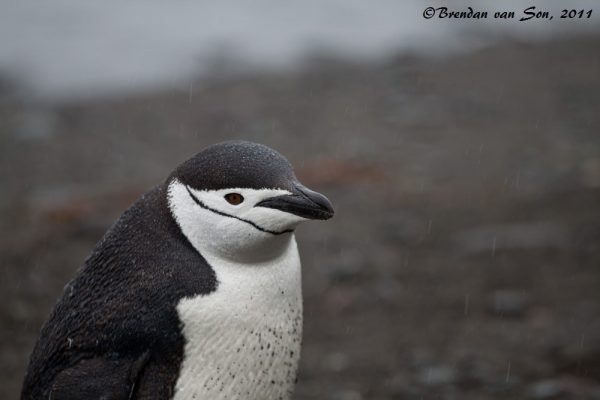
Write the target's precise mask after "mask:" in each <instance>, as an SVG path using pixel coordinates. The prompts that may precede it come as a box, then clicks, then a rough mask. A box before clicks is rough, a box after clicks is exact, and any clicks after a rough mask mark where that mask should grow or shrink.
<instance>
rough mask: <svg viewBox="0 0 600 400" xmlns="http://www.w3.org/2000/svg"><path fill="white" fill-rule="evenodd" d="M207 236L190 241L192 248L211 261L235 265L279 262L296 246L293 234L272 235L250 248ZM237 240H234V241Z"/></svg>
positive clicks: (207, 233)
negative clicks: (222, 261) (224, 261)
mask: <svg viewBox="0 0 600 400" xmlns="http://www.w3.org/2000/svg"><path fill="white" fill-rule="evenodd" d="M209 235H210V231H208V232H206V235H202V236H200V237H195V238H192V239H191V240H190V238H188V240H190V242H191V243H192V246H194V248H195V249H196V250H197V251H198V252H199V253H200V254H201V255H202V256H204V257H206V258H210V259H213V260H215V259H220V260H226V261H228V262H229V263H235V264H258V263H265V262H269V261H274V260H277V259H279V258H281V257H283V256H284V255H285V254H286V253H287V252H288V251H289V249H290V247H291V246H292V245H294V244H295V238H294V234H293V233H286V234H283V235H271V237H267V238H265V239H264V240H262V241H260V242H254V243H253V244H252V245H248V246H237V245H235V244H232V243H231V242H228V241H227V240H225V241H216V240H210V239H209V238H208V236H209ZM234 239H235V238H232V241H234Z"/></svg>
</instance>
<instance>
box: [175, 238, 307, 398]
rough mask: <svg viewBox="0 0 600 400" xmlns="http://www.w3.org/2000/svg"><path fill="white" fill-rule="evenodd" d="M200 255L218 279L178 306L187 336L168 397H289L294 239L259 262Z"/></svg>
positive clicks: (296, 349) (294, 321) (296, 326)
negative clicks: (214, 286)
mask: <svg viewBox="0 0 600 400" xmlns="http://www.w3.org/2000/svg"><path fill="white" fill-rule="evenodd" d="M205 258H206V259H207V261H208V262H209V264H210V265H211V266H212V267H213V269H214V271H215V273H216V276H217V281H218V286H217V290H216V291H215V292H213V293H211V294H208V295H205V296H198V297H194V298H186V299H183V300H181V301H180V302H179V304H178V306H177V311H178V314H179V318H180V320H181V321H182V323H183V334H184V336H185V339H186V344H185V352H184V360H183V364H182V367H181V370H180V374H179V378H178V380H177V383H176V386H175V394H174V399H177V400H188V399H189V400H191V399H195V400H204V399H207V400H208V399H210V400H216V399H249V400H250V399H257V400H265V399H289V398H290V396H291V393H292V390H293V387H294V383H295V380H296V371H297V367H298V361H299V357H300V344H301V338H302V292H301V271H300V259H299V256H298V250H297V246H296V241H295V240H294V239H293V238H292V239H291V241H290V245H289V246H288V248H287V249H286V251H284V253H283V254H282V255H281V256H280V257H278V258H277V259H276V260H272V261H270V262H265V263H256V264H250V265H248V264H237V263H232V262H225V261H223V260H217V259H212V258H211V257H206V256H205Z"/></svg>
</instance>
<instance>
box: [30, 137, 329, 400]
mask: <svg viewBox="0 0 600 400" xmlns="http://www.w3.org/2000/svg"><path fill="white" fill-rule="evenodd" d="M332 215H333V208H332V206H331V203H330V202H329V200H328V199H327V198H326V197H325V196H323V195H321V194H319V193H316V192H313V191H311V190H309V189H307V188H306V187H304V186H303V185H302V184H300V182H299V181H298V180H297V179H296V177H295V175H294V172H293V169H292V166H291V165H290V163H289V162H288V161H287V160H286V159H285V158H284V157H283V156H282V155H281V154H279V153H277V152H276V151H274V150H272V149H270V148H268V147H266V146H263V145H259V144H255V143H250V142H243V141H233V142H224V143H220V144H216V145H213V146H211V147H208V148H207V149H205V150H204V151H202V152H200V153H198V154H197V155H196V156H194V157H192V158H191V159H189V160H188V161H186V162H184V163H183V164H181V165H180V166H178V167H177V168H176V169H175V170H174V171H173V173H172V174H171V175H170V176H169V177H168V178H167V180H166V181H165V182H164V183H163V184H162V185H159V186H157V187H155V188H154V189H152V190H151V191H149V192H148V193H146V194H145V195H144V196H142V197H141V198H140V199H139V200H138V201H137V202H135V203H134V204H133V206H131V208H129V209H128V210H127V211H126V212H125V213H124V214H123V215H122V216H121V217H120V218H119V219H118V220H117V222H116V223H115V224H114V225H113V227H112V228H111V229H110V230H109V231H108V232H107V233H106V234H105V236H104V237H103V238H102V239H101V240H100V242H99V243H98V244H97V245H96V246H95V248H94V249H93V251H92V253H91V254H90V255H89V256H88V258H87V259H86V260H85V263H84V265H83V266H82V268H80V270H79V271H78V272H77V275H76V276H75V278H74V279H73V280H72V281H71V282H70V283H69V284H68V285H67V286H66V287H65V290H64V292H63V294H62V297H61V298H60V300H59V301H58V302H57V304H56V305H55V307H54V309H53V311H52V313H51V315H50V317H49V319H48V321H46V323H45V324H44V326H43V327H42V331H41V334H40V337H39V339H38V342H37V344H36V346H35V348H34V350H33V353H32V355H31V359H30V363H29V368H28V371H27V374H26V376H25V381H24V384H23V389H22V396H21V397H22V399H23V400H30V399H35V400H37V399H44V400H46V399H52V400H69V399H73V400H74V399H111V400H120V399H178V400H179V399H180V400H188V399H190V400H191V399H196V400H217V399H259V400H266V399H288V398H289V397H290V395H291V392H292V390H293V386H294V383H295V379H296V369H297V365H298V360H299V355H300V342H301V337H302V293H301V274H300V259H299V256H298V250H297V246H296V241H295V238H294V229H295V228H296V226H297V225H298V224H299V223H301V222H303V221H306V220H311V219H322V220H324V219H328V218H330V217H331V216H332Z"/></svg>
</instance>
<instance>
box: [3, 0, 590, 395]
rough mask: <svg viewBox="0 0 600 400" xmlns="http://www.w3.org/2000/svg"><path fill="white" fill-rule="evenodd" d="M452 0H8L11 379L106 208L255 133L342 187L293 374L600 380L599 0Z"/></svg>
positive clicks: (453, 383)
mask: <svg viewBox="0 0 600 400" xmlns="http://www.w3.org/2000/svg"><path fill="white" fill-rule="evenodd" d="M444 3H445V2H444ZM563 3H564V4H563ZM440 5H442V2H439V1H433V0H432V1H430V2H427V1H421V0H411V1H402V2H400V1H395V0H394V1H391V0H389V1H388V0H378V1H377V2H369V3H367V2H364V1H359V0H347V1H342V0H337V1H336V0H330V1H320V2H317V1H312V0H311V1H303V2H297V3H294V4H287V3H286V4H283V3H281V2H277V1H275V0H258V1H254V2H244V1H242V0H238V1H233V2H227V3H223V2H219V3H210V4H209V3H206V2H201V1H194V2H192V1H178V2H168V3H167V2H158V1H129V2H118V1H112V0H111V1H104V2H99V3H93V4H92V3H81V2H78V1H75V0H56V1H52V2H36V1H30V0H26V1H20V2H14V1H10V0H0V179H1V187H2V189H1V190H0V215H1V219H0V225H1V229H0V251H1V254H2V257H0V274H1V278H0V340H1V343H0V398H2V399H10V398H13V399H14V398H17V397H18V393H19V390H20V385H21V381H22V378H23V374H24V371H25V368H26V365H27V362H28V357H29V353H30V351H31V349H32V347H33V344H34V342H35V340H36V337H37V334H38V332H39V329H40V327H41V324H42V323H43V321H44V320H45V319H46V317H47V315H48V313H49V311H50V309H51V307H52V306H53V304H54V302H55V301H56V299H57V298H58V296H59V295H60V293H61V291H62V288H63V287H64V285H65V284H66V283H67V282H68V280H69V279H70V278H71V277H72V276H73V274H74V272H75V270H76V269H77V268H78V267H79V266H80V265H81V264H82V261H83V260H84V258H85V257H86V255H87V254H88V252H89V251H90V249H91V247H92V246H93V245H94V243H96V242H97V241H98V240H99V239H100V238H101V236H102V235H103V233H104V232H105V231H106V229H107V228H108V227H109V226H110V225H111V223H112V222H113V221H114V220H115V218H117V217H118V216H119V215H120V214H121V213H122V212H123V211H124V210H125V209H126V208H127V207H128V206H129V205H130V204H131V203H132V202H133V201H134V200H135V199H136V198H137V197H138V196H139V195H140V194H142V193H143V192H145V191H146V190H148V189H149V188H150V187H152V186H153V185H156V184H159V183H161V182H162V180H164V179H165V178H166V176H167V175H168V173H169V172H170V171H171V170H172V169H173V168H174V167H175V166H176V165H177V164H179V163H180V162H182V161H183V160H185V159H187V158H188V157H190V156H192V155H193V154H195V153H196V152H198V151H200V150H201V149H202V148H203V147H205V146H207V145H210V144H212V143H215V142H218V141H222V140H228V139H247V140H252V141H257V142H261V143H264V144H266V145H269V146H271V147H273V148H275V149H277V150H279V151H280V152H281V153H283V154H284V155H286V156H287V157H288V158H289V159H290V161H291V162H292V163H293V164H294V166H295V167H296V171H297V175H298V176H299V177H300V179H301V180H302V181H303V182H304V183H306V184H307V185H308V186H310V187H313V188H314V189H316V190H319V191H321V192H323V193H325V194H327V195H328V197H329V198H330V199H331V200H332V202H333V203H334V205H335V207H336V216H335V218H334V219H333V220H331V221H328V222H327V223H321V224H310V226H303V227H302V228H301V229H300V230H299V232H298V242H299V245H300V251H301V255H302V258H303V266H304V270H303V274H304V282H303V283H304V293H305V337H304V347H303V354H302V362H301V370H300V376H299V382H298V385H297V389H296V393H295V399H297V400H302V399H333V400H362V399H375V400H378V399H524V398H528V399H555V398H560V399H600V302H599V300H600V242H599V238H600V209H599V205H600V5H599V4H598V3H597V2H594V1H569V2H568V4H567V2H562V3H561V2H557V1H544V2H539V4H537V7H538V10H548V11H550V12H551V13H552V14H553V15H554V19H553V20H552V21H534V20H531V21H526V22H518V21H517V20H513V21H498V20H496V21H495V20H493V19H492V18H491V17H490V18H489V19H487V20H452V21H449V20H440V19H437V18H434V19H431V20H426V19H424V18H423V16H422V13H423V9H424V8H425V7H426V6H435V7H438V6H440ZM532 5H536V4H529V3H524V2H522V1H510V2H502V6H499V5H498V2H494V1H476V0H473V1H470V2H462V1H455V2H453V3H452V5H451V6H448V7H450V8H451V9H457V10H464V9H466V7H468V6H471V7H473V8H474V9H475V10H476V11H477V10H479V11H488V12H490V13H491V14H492V13H493V11H515V12H516V14H517V19H518V18H519V16H520V14H521V12H522V10H523V9H524V8H526V7H529V6H532ZM565 6H568V8H569V9H577V10H581V9H583V10H590V9H592V10H593V13H592V16H591V18H590V19H587V18H583V19H578V18H575V19H559V15H560V13H561V12H560V10H562V9H563V8H564V7H565Z"/></svg>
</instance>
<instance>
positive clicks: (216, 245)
mask: <svg viewBox="0 0 600 400" xmlns="http://www.w3.org/2000/svg"><path fill="white" fill-rule="evenodd" d="M167 185H168V190H167V197H168V205H169V209H170V211H171V214H172V215H173V217H174V219H175V220H176V221H177V223H178V225H179V227H180V229H181V230H182V232H183V234H184V235H185V236H186V237H187V239H188V240H189V241H190V242H191V243H192V245H193V246H194V247H195V248H196V249H197V250H198V251H200V252H201V253H203V252H210V253H212V254H213V255H216V256H220V257H226V258H234V259H240V258H257V257H258V258H260V257H269V256H271V255H273V254H271V253H272V252H275V253H276V252H277V251H278V249H279V248H280V247H281V246H278V245H282V244H285V243H287V242H289V239H290V237H291V234H292V233H293V231H294V229H295V228H296V227H297V226H298V224H300V223H301V222H304V221H308V220H325V219H329V218H331V217H332V216H333V213H334V212H333V207H332V205H331V203H330V201H329V200H328V199H327V198H326V197H325V196H323V195H322V194H320V193H317V192H314V191H312V190H310V189H308V188H306V187H305V186H303V185H302V184H301V183H300V182H299V181H298V179H297V178H296V176H295V175H294V170H293V168H292V166H291V164H290V163H289V161H288V160H287V159H286V158H285V157H284V156H282V155H281V154H279V153H278V152H276V151H275V150H273V149H271V148H269V147H266V146H263V145H260V144H257V143H252V142H245V141H230V142H223V143H219V144H215V145H213V146H210V147H208V148H206V149H205V150H203V151H202V152H200V153H198V154H196V155H195V156H194V157H192V158H191V159H189V160H187V161H186V162H184V163H183V164H181V165H180V166H179V167H177V168H176V169H175V171H174V172H173V173H172V174H171V176H170V177H169V178H168V180H167Z"/></svg>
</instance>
